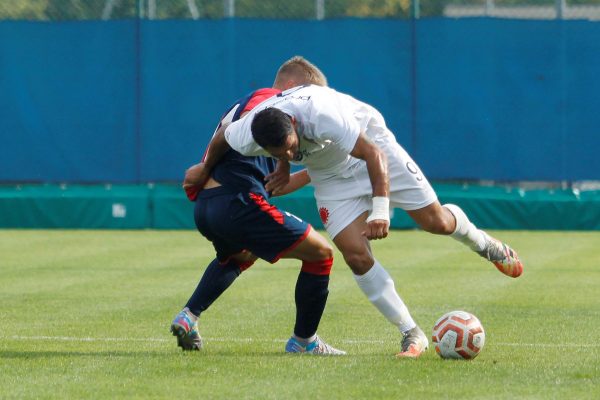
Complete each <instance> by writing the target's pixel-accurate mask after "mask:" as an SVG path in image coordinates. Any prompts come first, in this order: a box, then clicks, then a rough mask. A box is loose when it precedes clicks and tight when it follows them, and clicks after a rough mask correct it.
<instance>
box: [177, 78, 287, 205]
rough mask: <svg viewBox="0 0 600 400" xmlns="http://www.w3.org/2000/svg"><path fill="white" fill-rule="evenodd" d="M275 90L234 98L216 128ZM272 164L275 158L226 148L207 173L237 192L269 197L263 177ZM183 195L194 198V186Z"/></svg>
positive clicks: (195, 190) (195, 194) (250, 108)
mask: <svg viewBox="0 0 600 400" xmlns="http://www.w3.org/2000/svg"><path fill="white" fill-rule="evenodd" d="M278 93H280V90H278V89H258V90H256V91H254V92H252V93H250V94H248V95H247V96H245V97H243V98H241V99H239V100H237V101H236V102H235V103H234V104H233V105H232V106H231V107H229V109H227V111H226V112H225V113H224V114H223V116H222V117H221V120H220V122H219V125H218V126H217V130H218V129H219V128H220V127H221V125H223V124H224V123H229V122H233V121H237V120H239V119H240V116H241V115H242V114H243V113H245V112H247V111H250V110H252V109H253V108H254V107H255V106H256V105H257V104H259V103H261V102H262V101H264V100H266V99H268V98H269V97H272V96H274V95H276V94H278ZM215 132H216V130H215ZM203 161H204V157H203ZM276 164H277V161H276V160H274V159H273V158H271V157H263V156H259V157H247V156H243V155H241V154H240V153H238V152H236V151H232V150H230V151H228V152H227V153H226V154H225V155H224V156H223V158H222V159H221V160H219V162H218V163H217V165H215V167H214V168H213V170H212V171H211V176H212V178H213V179H215V180H216V181H217V182H219V183H220V184H221V185H223V186H231V187H235V188H236V189H238V190H239V191H243V192H253V193H258V194H261V195H262V196H264V197H265V198H269V194H268V193H267V191H266V190H265V186H264V178H265V176H266V175H268V174H270V173H271V172H273V171H274V170H275V166H276ZM186 194H187V197H188V199H190V200H191V201H195V200H196V198H197V197H198V189H197V188H190V189H188V190H186Z"/></svg>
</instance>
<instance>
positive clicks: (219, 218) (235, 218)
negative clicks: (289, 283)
mask: <svg viewBox="0 0 600 400" xmlns="http://www.w3.org/2000/svg"><path fill="white" fill-rule="evenodd" d="M194 220H195V222H196V227H197V228H198V230H199V231H200V233H202V235H204V236H205V237H206V238H207V239H208V240H210V241H211V242H212V243H213V246H214V247H215V250H216V251H217V258H218V259H219V261H225V260H227V259H228V258H229V257H231V256H232V255H234V254H237V253H239V252H241V251H242V250H248V251H250V252H251V253H252V254H254V255H256V256H257V257H260V258H262V259H263V260H266V261H269V262H271V263H274V262H276V261H277V260H279V258H280V257H281V256H282V255H284V254H285V253H287V252H288V251H290V250H292V249H293V248H294V247H296V246H297V245H298V244H300V242H302V241H303V240H304V239H305V238H306V236H308V233H309V232H310V225H309V224H308V223H307V222H305V221H303V220H301V219H300V218H298V217H296V216H295V215H293V214H290V213H288V212H287V211H283V210H280V209H279V208H277V207H275V206H273V205H271V204H269V203H268V202H267V200H266V199H265V198H264V197H263V196H261V195H258V194H254V193H243V192H242V193H240V192H235V191H233V190H232V189H230V188H228V187H225V186H220V187H217V188H213V189H205V190H202V191H201V192H200V193H199V194H198V198H197V199H196V207H195V209H194Z"/></svg>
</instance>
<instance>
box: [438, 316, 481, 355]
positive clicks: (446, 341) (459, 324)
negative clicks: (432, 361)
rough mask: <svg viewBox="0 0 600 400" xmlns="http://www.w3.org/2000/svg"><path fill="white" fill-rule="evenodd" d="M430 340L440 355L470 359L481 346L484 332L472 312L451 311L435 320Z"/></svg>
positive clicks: (476, 353) (477, 352)
mask: <svg viewBox="0 0 600 400" xmlns="http://www.w3.org/2000/svg"><path fill="white" fill-rule="evenodd" d="M432 340H433V343H434V344H435V351H436V352H437V353H438V354H439V355H440V357H442V358H453V359H464V360H471V359H473V358H475V357H476V356H477V355H478V354H479V352H480V351H481V349H482V348H483V345H484V343H485V332H484V330H483V326H482V325H481V322H479V320H478V319H477V317H475V316H474V315H473V314H470V313H468V312H466V311H451V312H449V313H447V314H444V315H443V316H441V317H440V318H439V319H438V320H437V321H436V323H435V325H434V327H433V335H432Z"/></svg>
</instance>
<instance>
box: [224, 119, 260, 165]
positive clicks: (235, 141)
mask: <svg viewBox="0 0 600 400" xmlns="http://www.w3.org/2000/svg"><path fill="white" fill-rule="evenodd" d="M247 117H249V115H248V116H247ZM247 117H245V118H242V119H240V120H238V121H235V122H234V123H232V124H231V125H229V126H228V127H227V128H226V129H225V140H226V141H227V143H228V144H229V146H231V148H232V149H233V150H235V151H237V152H238V153H240V154H242V155H244V156H268V155H269V153H267V152H266V151H265V150H264V149H263V148H262V147H260V146H259V145H258V144H257V143H256V142H255V141H254V138H253V137H252V131H251V130H250V126H251V123H250V121H252V119H251V118H247Z"/></svg>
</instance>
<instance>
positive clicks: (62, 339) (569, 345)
mask: <svg viewBox="0 0 600 400" xmlns="http://www.w3.org/2000/svg"><path fill="white" fill-rule="evenodd" d="M204 339H205V340H206V341H207V342H237V343H251V342H267V343H285V342H286V341H287V340H280V339H260V338H258V339H257V338H206V337H205V338H204ZM0 340H17V341H43V340H46V341H54V342H158V343H163V342H171V341H172V340H173V339H166V338H118V337H104V338H102V337H98V338H93V337H73V336H16V335H15V336H0ZM336 342H338V343H344V344H365V343H371V344H384V343H386V341H385V340H369V339H364V340H363V339H359V340H355V339H341V340H337V341H336ZM493 344H494V345H495V346H502V347H540V348H557V349H559V348H598V347H600V343H597V344H589V343H582V344H577V343H506V342H494V343H493Z"/></svg>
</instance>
